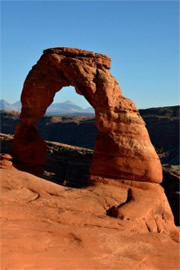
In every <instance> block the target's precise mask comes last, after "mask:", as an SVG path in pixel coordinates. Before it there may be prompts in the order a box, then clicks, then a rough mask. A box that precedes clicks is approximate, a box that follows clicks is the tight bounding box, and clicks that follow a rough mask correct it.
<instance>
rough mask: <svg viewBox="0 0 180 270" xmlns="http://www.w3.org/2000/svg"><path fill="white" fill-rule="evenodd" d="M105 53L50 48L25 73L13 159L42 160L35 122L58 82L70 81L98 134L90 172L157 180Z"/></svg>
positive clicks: (145, 138)
mask: <svg viewBox="0 0 180 270" xmlns="http://www.w3.org/2000/svg"><path fill="white" fill-rule="evenodd" d="M110 66H111V59H110V57H108V56H106V55H104V54H99V53H94V52H90V51H86V50H81V49H76V48H65V47H60V48H51V49H47V50H44V53H43V55H42V56H41V57H40V59H39V61H38V62H37V64H36V65H35V66H33V67H32V70H31V71H30V72H29V74H28V76H27V78H26V80H25V82H24V86H23V91H22V95H21V102H22V111H21V115H20V123H19V124H18V125H17V128H16V132H15V137H14V143H13V149H14V158H15V159H16V160H17V161H19V162H21V163H23V164H24V166H25V165H26V167H29V168H35V167H40V166H43V164H45V162H46V145H45V143H44V141H43V140H42V138H41V137H40V134H39V131H38V129H37V121H38V120H40V119H41V117H42V116H43V115H44V113H45V111H46V109H47V108H48V106H49V105H50V104H51V103H52V102H53V98H54V95H55V94H56V92H57V91H59V90H61V88H62V87H64V86H69V85H72V86H74V88H75V90H76V92H77V93H79V94H81V95H84V97H85V98H86V99H87V100H88V101H89V103H90V104H91V105H92V106H93V107H94V109H95V113H96V126H97V128H98V134H97V137H96V142H95V149H94V154H93V157H92V161H91V166H90V179H92V180H93V179H95V178H96V176H100V177H106V178H114V179H120V180H124V179H125V180H133V181H145V182H155V183H159V182H161V180H162V168H161V164H160V161H159V158H158V156H157V154H156V152H155V149H154V147H153V146H152V144H151V141H150V138H149V135H148V132H147V130H146V127H145V124H144V121H143V120H142V118H141V116H140V114H139V112H138V110H137V108H136V105H135V104H134V103H133V102H132V101H131V100H130V99H128V98H125V97H123V96H122V92H121V89H120V87H119V84H118V82H117V80H116V79H115V78H114V77H113V75H112V74H111V73H110V71H109V69H110Z"/></svg>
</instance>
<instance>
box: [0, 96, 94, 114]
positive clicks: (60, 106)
mask: <svg viewBox="0 0 180 270" xmlns="http://www.w3.org/2000/svg"><path fill="white" fill-rule="evenodd" d="M0 110H4V111H9V112H10V111H16V112H20V111H21V102H20V101H17V102H16V103H13V104H10V103H8V102H7V101H6V100H4V99H0ZM93 114H94V109H93V108H92V107H88V108H86V109H83V108H82V107H80V106H78V105H76V104H74V103H73V102H71V101H69V100H67V101H65V102H62V103H53V104H52V105H50V106H49V107H48V109H47V111H46V115H73V116H74V115H87V116H88V115H93Z"/></svg>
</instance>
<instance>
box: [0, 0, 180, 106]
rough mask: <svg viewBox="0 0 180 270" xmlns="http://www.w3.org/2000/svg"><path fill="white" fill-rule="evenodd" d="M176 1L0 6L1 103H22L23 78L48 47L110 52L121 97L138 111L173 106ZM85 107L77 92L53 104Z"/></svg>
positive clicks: (58, 97) (8, 3)
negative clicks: (3, 101) (129, 100)
mask: <svg viewBox="0 0 180 270" xmlns="http://www.w3.org/2000/svg"><path fill="white" fill-rule="evenodd" d="M178 5H179V2H178V1H173V0H169V1H162V0H161V1H146V0H144V1H1V15H2V20H1V30H2V35H1V57H2V63H1V69H2V71H1V98H2V99H6V100H7V101H9V102H10V103H14V102H16V101H17V100H19V99H20V94H21V90H22V86H23V82H24V79H25V77H26V75H27V73H28V72H29V70H30V69H31V67H32V66H33V65H34V64H35V63H36V62H37V60H38V59H39V57H40V56H41V54H42V51H43V49H46V48H52V47H63V46H65V47H77V48H81V49H87V50H92V51H95V52H100V53H105V54H107V55H109V56H110V57H111V59H112V68H111V72H112V74H113V75H114V76H115V77H116V79H117V80H118V81H119V84H120V86H121V88H122V90H123V95H124V96H126V97H129V98H130V99H132V100H133V101H134V102H135V103H136V104H137V106H138V108H148V107H157V106H166V105H176V104H178V103H179V99H178V72H179V70H178V64H179V51H178V46H179V44H178V39H179V36H178V35H179V34H178V32H179V22H178V13H179V7H178ZM66 100H71V101H72V102H74V103H76V104H78V105H80V106H82V107H88V106H89V105H88V103H87V102H86V101H85V99H84V98H83V97H81V96H79V95H78V94H76V93H75V90H74V88H63V89H62V90H61V91H60V92H58V93H57V95H56V98H55V102H64V101H66Z"/></svg>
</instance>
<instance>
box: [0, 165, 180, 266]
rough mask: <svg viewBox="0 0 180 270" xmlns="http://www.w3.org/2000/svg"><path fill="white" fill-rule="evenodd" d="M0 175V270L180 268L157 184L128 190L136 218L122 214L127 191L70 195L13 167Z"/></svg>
mask: <svg viewBox="0 0 180 270" xmlns="http://www.w3.org/2000/svg"><path fill="white" fill-rule="evenodd" d="M0 173H1V178H0V180H1V198H0V199H1V245H2V247H1V261H0V266H1V267H0V268H1V269H2V270H5V269H31V270H34V269H36V270H38V269H39V270H40V269H52V270H59V269H68V270H69V269H91V270H92V269H108V270H112V269H119V270H125V269H128V270H130V269H133V270H135V269H136V270H138V269H141V270H142V269H143V270H150V269H154V270H156V269H157V270H158V269H179V264H178V263H179V251H178V243H177V230H176V228H175V226H174V225H173V219H172V216H171V215H170V214H169V213H170V212H169V213H166V214H164V217H163V219H162V208H161V207H164V209H165V210H167V211H169V208H168V207H169V206H168V204H167V202H166V199H165V195H164V194H163V191H162V188H161V187H160V186H159V185H157V184H156V185H155V184H150V183H144V187H145V186H146V185H148V188H144V190H142V189H141V188H140V187H138V186H133V187H131V188H132V195H133V196H134V200H135V201H134V202H130V204H131V203H132V204H135V206H136V212H128V211H124V210H125V207H128V202H127V201H128V200H127V191H128V189H129V188H130V186H129V187H128V185H123V184H122V185H121V186H114V185H109V184H108V185H107V184H102V183H98V184H97V185H96V186H91V187H88V188H84V189H72V188H69V187H63V186H59V185H56V184H54V183H51V182H48V181H46V180H44V179H42V178H39V177H36V176H33V175H32V174H30V173H26V172H22V171H19V170H17V169H15V168H14V167H11V168H8V169H2V170H1V171H0ZM132 182H133V183H136V184H137V185H138V182H135V181H132ZM153 194H154V195H155V196H154V195H153ZM152 195H153V196H152ZM151 196H152V197H151ZM141 197H142V198H143V202H144V203H141V207H139V206H138V207H137V205H136V200H138V198H139V199H140V200H141ZM125 202H126V203H125ZM120 206H122V209H121V207H120ZM113 207H114V208H113ZM118 209H119V210H121V211H120V213H119V214H120V215H119V216H118V217H117V216H116V213H117V212H116V211H118ZM147 209H148V211H147ZM127 213H128V214H127Z"/></svg>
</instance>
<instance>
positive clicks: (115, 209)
mask: <svg viewBox="0 0 180 270" xmlns="http://www.w3.org/2000/svg"><path fill="white" fill-rule="evenodd" d="M132 200H133V195H132V189H131V188H129V189H128V190H127V199H126V201H125V202H123V203H121V204H119V205H118V206H112V207H110V208H109V209H108V210H107V211H106V215H107V216H110V217H114V218H117V217H118V216H119V211H118V210H119V208H121V207H122V206H123V205H125V204H127V203H129V202H130V201H132Z"/></svg>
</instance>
